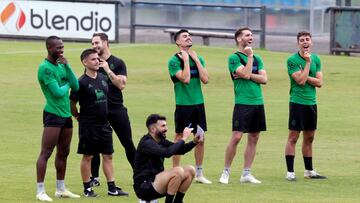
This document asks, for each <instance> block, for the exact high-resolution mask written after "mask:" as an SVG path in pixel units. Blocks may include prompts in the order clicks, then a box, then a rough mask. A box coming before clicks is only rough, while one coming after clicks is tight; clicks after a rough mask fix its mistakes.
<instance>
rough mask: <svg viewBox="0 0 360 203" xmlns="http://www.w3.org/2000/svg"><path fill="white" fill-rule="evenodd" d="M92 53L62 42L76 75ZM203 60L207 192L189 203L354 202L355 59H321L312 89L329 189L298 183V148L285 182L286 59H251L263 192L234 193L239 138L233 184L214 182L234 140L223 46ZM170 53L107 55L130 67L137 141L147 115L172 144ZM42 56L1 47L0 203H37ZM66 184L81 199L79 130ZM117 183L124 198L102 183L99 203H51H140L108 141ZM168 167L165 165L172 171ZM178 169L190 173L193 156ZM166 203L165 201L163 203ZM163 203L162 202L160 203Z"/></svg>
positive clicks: (34, 46) (359, 124)
mask: <svg viewBox="0 0 360 203" xmlns="http://www.w3.org/2000/svg"><path fill="white" fill-rule="evenodd" d="M88 46H89V44H80V43H65V56H66V57H67V58H68V60H69V62H70V64H71V65H72V67H73V69H74V71H75V72H76V74H77V76H80V74H81V73H82V72H83V68H82V66H81V65H80V60H79V54H80V52H81V51H82V50H83V49H84V48H87V47H88ZM194 50H196V51H197V52H198V53H199V54H201V55H202V56H203V57H204V58H205V61H206V67H207V68H208V71H209V74H210V83H209V84H208V85H206V86H203V91H204V96H205V105H206V110H207V120H208V132H207V134H206V139H207V140H206V151H205V160H204V165H203V167H204V172H205V174H206V175H207V177H208V178H209V179H211V180H212V181H213V184H212V185H199V184H193V186H192V187H191V188H190V191H189V192H188V193H187V195H186V197H185V202H190V203H192V202H211V203H217V202H223V203H226V202H231V203H232V202H360V178H359V177H360V170H359V169H360V79H359V75H360V60H359V58H356V57H345V56H320V57H321V59H322V65H323V72H324V86H323V87H322V88H321V89H319V90H318V111H319V120H318V132H317V134H316V138H315V143H314V166H315V168H316V169H317V170H318V171H319V172H321V173H322V174H324V175H326V176H328V177H329V179H327V180H320V181H317V180H315V181H314V180H304V179H303V178H302V173H303V169H304V164H303V161H302V156H301V150H300V146H301V140H299V141H300V142H299V144H298V146H297V151H296V152H297V155H298V156H296V158H295V171H296V172H297V176H298V181H296V182H288V181H286V180H285V179H284V176H285V173H286V167H285V161H284V146H285V142H286V139H287V119H288V92H289V79H288V76H287V73H286V69H285V61H286V58H287V57H288V56H289V55H290V53H277V52H269V51H263V50H256V53H258V54H260V55H261V56H262V57H263V60H264V63H265V68H266V70H267V73H268V76H269V82H268V84H267V85H266V86H264V87H263V94H264V97H265V108H266V117H267V127H268V130H267V131H266V132H264V133H262V134H261V137H260V140H259V143H258V148H257V149H258V150H257V155H256V158H255V162H254V164H253V173H254V175H255V176H256V177H257V178H258V179H260V180H261V181H262V182H263V183H262V184H260V185H250V184H240V183H239V178H240V175H241V171H242V163H243V158H242V157H243V155H242V154H243V150H244V143H245V142H244V141H245V140H246V139H243V140H242V141H241V143H240V144H239V146H238V154H237V156H236V157H235V159H234V162H233V166H232V173H231V177H230V184H229V185H221V184H219V183H217V181H218V179H219V176H220V173H221V171H222V169H223V162H224V150H225V147H226V145H227V143H228V141H229V138H230V135H231V115H232V108H233V87H232V82H231V80H230V76H229V74H228V71H227V57H228V56H229V55H230V54H231V53H233V52H234V49H233V48H228V47H198V46H195V47H194ZM175 51H176V47H175V46H174V45H155V44H152V45H146V44H145V45H140V44H137V45H128V44H116V45H112V52H113V54H114V55H116V56H120V57H121V58H123V59H124V60H125V61H126V63H127V66H128V84H127V87H126V90H125V92H124V97H125V104H126V106H127V107H128V111H129V115H130V119H131V123H132V129H133V138H134V142H135V143H136V145H137V143H138V141H139V138H140V137H141V136H142V135H143V134H145V133H146V128H145V124H144V123H145V119H146V117H147V115H148V114H150V113H160V114H163V115H165V116H167V118H168V124H169V133H168V137H169V138H171V139H172V138H173V132H174V124H173V112H174V95H173V85H172V82H171V80H170V78H169V76H168V72H167V60H168V58H169V57H170V56H171V55H172V54H173V53H174V52H175ZM44 57H46V51H45V46H44V43H43V42H19V41H4V40H2V41H0V95H1V100H0V115H1V116H0V129H1V130H0V146H1V147H0V152H1V153H0V163H1V164H0V202H36V200H35V192H36V188H35V187H36V185H35V182H36V172H35V162H36V160H37V156H38V154H39V150H40V139H41V133H42V109H43V106H44V98H43V96H42V93H41V90H40V88H39V85H38V82H37V67H38V64H39V63H40V62H41V61H42V60H43V59H44ZM74 123H75V127H74V134H73V141H72V147H71V154H70V156H69V159H68V167H67V176H66V183H67V186H68V187H69V188H70V189H71V190H72V191H73V192H76V193H81V192H82V183H81V177H80V169H79V163H80V159H81V156H80V155H78V154H76V148H77V142H78V137H77V123H76V122H74ZM114 144H115V145H114V146H115V154H114V163H115V171H116V174H115V176H116V179H117V183H118V185H120V186H121V187H122V188H123V189H124V190H125V191H128V192H130V197H120V198H117V197H108V196H107V195H106V189H107V188H106V184H105V182H104V180H105V178H104V176H103V175H101V179H102V186H100V187H99V188H95V190H96V192H97V193H99V194H100V195H101V196H100V197H98V198H96V199H86V198H81V199H79V200H70V199H64V200H62V199H60V200H59V199H55V202H137V198H136V196H135V193H134V192H133V189H132V171H131V167H130V166H129V164H128V162H127V160H126V158H125V155H124V151H123V148H122V147H121V145H120V144H119V141H118V140H117V138H116V139H114ZM170 163H171V160H167V161H166V165H167V166H170ZM182 163H188V164H193V163H194V158H193V153H189V154H187V155H185V156H184V157H183V159H182ZM45 183H46V188H47V192H48V194H49V195H50V196H51V197H53V195H54V191H55V169H54V156H52V157H51V159H50V160H49V162H48V170H47V175H46V180H45ZM162 201H163V200H162ZM162 201H161V202H162Z"/></svg>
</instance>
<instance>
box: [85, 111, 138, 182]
mask: <svg viewBox="0 0 360 203" xmlns="http://www.w3.org/2000/svg"><path fill="white" fill-rule="evenodd" d="M108 120H109V122H110V125H111V127H112V128H113V130H114V131H115V133H116V135H117V137H118V138H119V140H120V143H121V145H122V146H123V147H124V148H125V153H126V158H127V160H128V161H129V163H130V165H131V167H134V161H135V152H136V148H135V145H134V142H133V140H132V134H131V126H130V119H129V116H128V113H127V109H126V107H122V108H117V109H109V115H108ZM99 167H100V156H99V154H97V155H94V157H93V159H92V161H91V175H92V176H93V177H99Z"/></svg>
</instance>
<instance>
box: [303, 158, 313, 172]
mask: <svg viewBox="0 0 360 203" xmlns="http://www.w3.org/2000/svg"><path fill="white" fill-rule="evenodd" d="M303 158H304V164H305V169H306V170H309V171H312V170H313V166H312V157H303Z"/></svg>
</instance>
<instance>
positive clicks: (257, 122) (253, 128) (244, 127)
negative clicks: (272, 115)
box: [232, 104, 266, 133]
mask: <svg viewBox="0 0 360 203" xmlns="http://www.w3.org/2000/svg"><path fill="white" fill-rule="evenodd" d="M232 131H240V132H243V133H256V132H260V131H266V120H265V110H264V105H244V104H235V106H234V111H233V118H232Z"/></svg>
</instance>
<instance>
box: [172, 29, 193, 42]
mask: <svg viewBox="0 0 360 203" xmlns="http://www.w3.org/2000/svg"><path fill="white" fill-rule="evenodd" d="M184 32H187V33H190V32H189V30H186V29H181V30H179V31H177V32H175V35H174V42H176V40H177V38H178V37H179V36H180V34H181V33H184Z"/></svg>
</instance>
